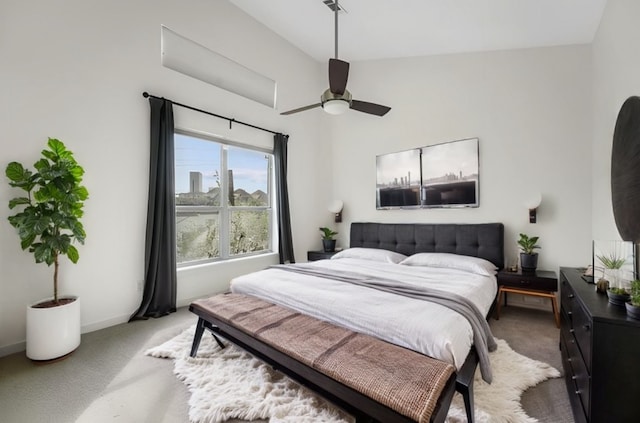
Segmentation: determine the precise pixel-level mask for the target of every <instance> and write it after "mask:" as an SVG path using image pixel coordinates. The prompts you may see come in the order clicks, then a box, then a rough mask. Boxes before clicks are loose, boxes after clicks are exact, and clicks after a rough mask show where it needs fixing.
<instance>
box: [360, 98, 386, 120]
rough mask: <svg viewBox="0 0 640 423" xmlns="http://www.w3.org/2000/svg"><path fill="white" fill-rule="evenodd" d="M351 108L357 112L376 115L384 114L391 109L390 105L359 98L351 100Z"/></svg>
mask: <svg viewBox="0 0 640 423" xmlns="http://www.w3.org/2000/svg"><path fill="white" fill-rule="evenodd" d="M351 108H352V109H353V110H357V111H359V112H363V113H369V114H370V115H376V116H384V115H386V114H387V112H388V111H389V110H391V107H387V106H382V105H380V104H375V103H369V102H367V101H359V100H351Z"/></svg>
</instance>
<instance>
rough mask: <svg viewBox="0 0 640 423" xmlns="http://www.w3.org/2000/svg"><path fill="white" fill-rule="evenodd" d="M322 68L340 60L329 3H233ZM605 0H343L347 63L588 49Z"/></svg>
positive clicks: (287, 0) (342, 49)
mask: <svg viewBox="0 0 640 423" xmlns="http://www.w3.org/2000/svg"><path fill="white" fill-rule="evenodd" d="M230 1H231V3H233V4H235V5H236V6H237V7H239V8H240V9H242V10H243V11H244V12H246V13H247V14H249V15H251V16H252V17H254V18H255V19H256V20H257V21H259V22H261V23H262V24H264V25H265V26H267V27H268V28H270V29H271V30H273V31H274V32H275V33H277V34H279V35H280V36H281V37H283V38H284V39H286V40H288V41H289V42H291V43H292V44H294V45H295V46H297V47H298V48H300V50H302V51H303V52H305V53H307V54H308V55H309V56H311V57H313V58H314V59H316V60H317V61H319V62H324V61H327V60H328V59H329V58H330V57H334V15H333V12H332V11H331V10H330V8H329V7H328V6H327V5H326V4H325V3H324V0H230ZM606 2H607V0H340V1H339V5H340V7H341V8H344V9H345V10H346V13H340V14H339V57H340V58H341V59H343V60H346V61H357V60H371V59H382V58H394V57H407V56H425V55H435V54H450V53H461V52H477V51H490V50H505V49H516V48H531V47H543V46H558V45H572V44H588V43H590V42H592V40H593V38H594V35H595V33H596V31H597V29H598V25H599V23H600V19H601V17H602V13H603V10H604V7H605V5H606Z"/></svg>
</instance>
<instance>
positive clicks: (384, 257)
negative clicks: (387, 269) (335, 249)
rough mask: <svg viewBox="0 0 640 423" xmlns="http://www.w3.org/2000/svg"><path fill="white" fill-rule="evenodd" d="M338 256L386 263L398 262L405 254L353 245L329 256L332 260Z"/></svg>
mask: <svg viewBox="0 0 640 423" xmlns="http://www.w3.org/2000/svg"><path fill="white" fill-rule="evenodd" d="M340 258H357V259H363V260H373V261H383V262H386V263H400V262H401V261H402V260H405V259H406V258H407V256H405V255H404V254H400V253H396V252H395V251H389V250H381V249H378V248H362V247H354V248H347V249H346V250H342V251H340V252H339V253H336V254H334V255H333V256H332V257H331V259H332V260H333V259H340Z"/></svg>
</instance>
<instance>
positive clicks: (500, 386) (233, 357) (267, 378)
mask: <svg viewBox="0 0 640 423" xmlns="http://www.w3.org/2000/svg"><path fill="white" fill-rule="evenodd" d="M194 330H195V326H193V327H191V328H188V329H186V330H184V331H183V332H182V333H181V334H179V335H178V336H176V337H174V338H173V339H170V340H169V341H167V342H165V343H163V344H162V345H159V346H157V347H154V348H151V349H149V350H147V351H146V352H145V354H146V355H150V356H153V357H160V358H171V359H173V360H175V367H174V373H175V374H176V375H177V376H178V378H179V379H180V380H181V381H183V382H184V383H185V384H186V385H187V387H188V388H189V391H190V392H191V398H190V399H189V419H190V421H191V422H193V423H214V422H223V421H226V420H229V419H232V418H236V419H244V420H255V419H265V420H268V421H269V422H270V423H287V422H296V423H307V422H308V423H311V422H326V423H345V422H353V419H352V418H351V417H350V416H348V415H347V414H345V413H344V412H342V411H341V410H340V409H338V408H336V407H335V406H333V405H332V404H330V403H328V402H327V401H325V400H324V399H322V398H320V397H319V396H317V395H315V394H314V393H313V392H311V391H309V390H307V389H306V388H304V387H301V386H300V385H298V384H296V383H295V382H293V381H291V379H289V378H288V377H286V376H284V375H282V374H281V373H279V372H276V371H274V370H273V369H272V368H271V367H270V366H268V365H265V364H264V363H262V362H261V361H260V360H258V359H256V358H254V357H253V356H252V355H250V354H248V353H246V352H244V351H243V350H241V349H240V348H237V347H235V346H234V345H232V344H230V343H228V342H227V341H224V342H225V344H227V345H228V346H227V347H226V348H224V349H220V347H218V344H217V343H216V342H215V340H214V339H213V337H212V336H211V335H210V334H209V333H208V332H207V331H205V334H204V335H203V337H202V342H201V343H200V348H199V350H198V356H197V357H196V358H191V357H189V352H190V350H191V342H192V340H193V333H194ZM497 342H498V349H497V350H496V351H495V352H492V353H491V354H490V359H491V365H492V369H493V383H492V384H491V385H489V384H487V383H485V382H484V381H483V380H482V378H481V377H480V374H479V373H480V372H479V371H478V372H476V376H475V381H474V395H475V397H474V401H475V417H476V421H477V422H478V423H502V422H504V423H535V422H537V420H536V419H534V418H532V417H529V416H528V415H527V414H526V413H525V412H524V410H523V409H522V406H521V405H520V396H521V395H522V393H523V392H524V391H525V390H526V389H527V388H530V387H532V386H535V385H536V384H538V383H540V382H542V381H544V380H546V379H548V378H552V377H559V376H560V372H559V371H558V370H556V369H555V368H553V367H551V366H550V365H548V364H546V363H543V362H541V361H536V360H532V359H530V358H528V357H525V356H523V355H521V354H518V353H516V352H515V351H513V350H512V349H511V348H510V347H509V345H508V344H507V342H506V341H504V340H497ZM466 421H467V419H466V414H465V411H464V403H463V401H462V397H461V396H460V394H457V393H456V395H455V396H454V399H453V402H452V404H451V408H450V410H449V415H448V418H447V422H448V423H463V422H466Z"/></svg>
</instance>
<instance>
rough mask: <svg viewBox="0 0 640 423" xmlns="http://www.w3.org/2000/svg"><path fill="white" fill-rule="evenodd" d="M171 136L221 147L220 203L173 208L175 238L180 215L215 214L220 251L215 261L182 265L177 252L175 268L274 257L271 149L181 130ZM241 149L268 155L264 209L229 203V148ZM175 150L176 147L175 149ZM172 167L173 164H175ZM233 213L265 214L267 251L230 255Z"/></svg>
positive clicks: (273, 182)
mask: <svg viewBox="0 0 640 423" xmlns="http://www.w3.org/2000/svg"><path fill="white" fill-rule="evenodd" d="M174 134H176V135H181V136H186V137H191V138H195V139H198V140H201V141H210V142H214V143H216V144H219V145H220V150H221V151H220V181H221V184H220V190H221V193H223V195H221V197H220V204H219V205H217V206H201V205H197V206H193V205H178V204H176V206H175V210H174V213H175V217H176V236H177V233H178V231H177V219H178V217H179V215H180V212H182V214H183V215H184V214H187V213H188V212H189V211H194V209H195V211H196V212H199V213H198V214H204V213H209V214H216V213H217V214H218V219H219V222H218V224H219V226H218V227H219V231H218V232H219V236H218V248H219V256H218V257H215V258H206V259H198V260H190V261H185V262H178V261H177V260H178V258H177V251H176V265H177V268H179V269H180V268H188V267H193V266H199V265H202V264H209V263H216V262H224V261H229V260H235V259H238V258H244V257H252V256H260V255H266V254H273V253H274V251H275V246H276V240H275V239H274V234H275V233H276V230H275V228H274V225H275V222H276V221H275V219H274V215H275V212H276V210H275V201H274V200H275V198H274V197H275V195H276V192H275V175H274V171H275V170H274V155H273V149H267V148H262V147H256V146H254V145H249V144H245V143H241V142H237V141H232V140H228V139H223V138H220V137H216V136H213V135H209V134H205V133H201V132H196V131H192V130H185V129H182V128H174ZM230 147H231V148H240V149H244V150H250V151H254V152H259V153H264V154H265V155H266V156H267V192H266V194H267V205H265V206H231V205H230V204H229V198H228V193H229V178H228V174H229V173H228V153H229V148H230ZM174 149H175V147H174ZM174 166H175V164H174ZM173 192H174V196H176V197H177V195H178V194H177V193H176V189H175V176H174V187H173ZM234 211H266V212H267V213H268V214H267V238H268V239H267V243H268V245H267V248H266V249H265V250H260V251H252V252H248V253H241V254H233V255H231V254H230V250H231V244H230V241H231V221H230V218H231V215H232V213H233V212H234Z"/></svg>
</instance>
